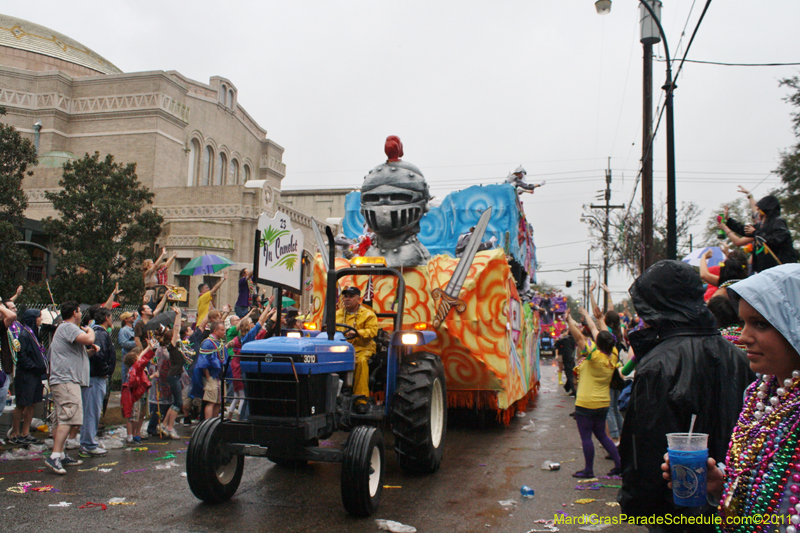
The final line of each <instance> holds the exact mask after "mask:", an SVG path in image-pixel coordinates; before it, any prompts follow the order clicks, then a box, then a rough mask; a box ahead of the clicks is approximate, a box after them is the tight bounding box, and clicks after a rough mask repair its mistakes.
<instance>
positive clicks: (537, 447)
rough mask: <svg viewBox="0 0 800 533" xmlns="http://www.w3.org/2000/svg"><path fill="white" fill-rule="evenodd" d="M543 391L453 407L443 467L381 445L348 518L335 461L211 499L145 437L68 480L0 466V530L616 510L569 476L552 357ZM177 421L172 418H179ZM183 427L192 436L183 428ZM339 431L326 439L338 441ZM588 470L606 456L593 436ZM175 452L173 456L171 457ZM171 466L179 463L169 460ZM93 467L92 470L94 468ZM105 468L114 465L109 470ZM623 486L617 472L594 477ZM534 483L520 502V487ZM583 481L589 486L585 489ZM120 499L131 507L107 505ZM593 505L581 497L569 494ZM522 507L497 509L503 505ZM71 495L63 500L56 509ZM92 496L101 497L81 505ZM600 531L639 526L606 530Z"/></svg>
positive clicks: (329, 527)
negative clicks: (380, 483)
mask: <svg viewBox="0 0 800 533" xmlns="http://www.w3.org/2000/svg"><path fill="white" fill-rule="evenodd" d="M542 371H543V372H542V373H543V376H542V387H541V390H540V394H539V396H538V398H537V400H536V402H535V404H534V405H532V406H530V408H529V411H528V412H527V413H526V416H525V417H519V418H515V419H514V420H513V421H512V423H511V426H510V427H508V428H502V427H498V426H496V425H494V424H481V423H480V421H478V420H477V419H476V417H474V416H472V415H469V416H465V414H464V413H456V414H455V415H453V414H451V421H450V427H449V428H448V433H447V440H446V451H445V456H444V460H443V461H442V466H441V469H440V470H439V472H437V473H436V474H434V475H430V476H408V475H404V474H403V473H401V472H400V470H399V468H398V466H397V462H396V460H395V456H394V452H393V451H390V448H391V444H390V442H391V437H389V444H388V445H387V456H386V457H387V465H386V475H385V479H384V485H385V487H386V488H385V489H384V491H383V498H382V500H381V505H380V508H379V509H378V512H377V513H376V515H375V516H374V517H372V518H369V519H356V518H351V517H350V516H349V515H347V514H346V513H345V511H344V509H343V507H342V502H341V496H340V488H339V484H340V471H341V468H340V466H339V465H338V464H331V463H311V464H309V465H308V466H306V467H302V468H296V469H292V468H283V467H279V466H277V465H275V464H273V463H272V462H270V461H269V460H267V459H261V458H250V457H248V458H247V459H246V460H245V471H244V477H243V479H242V483H241V485H240V486H239V490H238V492H237V493H236V495H235V496H234V497H233V499H232V500H231V501H229V502H226V503H223V504H221V505H216V506H209V505H205V504H202V503H201V502H200V501H199V500H197V499H196V498H195V497H194V496H193V495H192V493H191V491H190V490H189V487H188V485H187V482H186V478H185V477H182V475H181V474H182V473H183V472H184V471H185V450H186V447H187V443H188V438H187V439H186V440H180V441H156V442H154V441H152V440H151V441H146V442H145V443H144V446H146V447H147V450H140V451H130V450H111V451H110V452H109V454H108V456H107V457H103V458H93V459H86V460H84V464H83V465H82V466H78V467H72V468H70V469H69V472H68V474H67V475H66V476H58V475H56V474H54V473H52V472H50V471H49V470H48V469H47V467H46V466H45V465H44V464H43V463H42V462H41V461H30V460H24V461H22V460H21V461H3V462H0V517H2V518H0V524H2V526H1V527H0V530H2V531H4V532H12V531H24V532H26V533H29V532H36V533H39V532H59V533H68V532H81V533H85V532H87V531H91V532H97V531H130V532H150V531H153V532H156V531H158V532H164V531H170V532H175V533H178V532H195V531H196V532H216V531H264V532H284V531H285V532H294V531H297V532H299V531H313V532H375V531H378V528H377V526H376V524H375V522H374V520H373V519H374V518H383V519H389V520H394V521H397V522H401V523H403V524H408V525H411V526H414V527H416V528H417V531H419V532H439V531H441V532H481V531H485V532H515V533H516V532H519V533H524V532H527V531H530V530H541V531H547V530H548V528H547V527H546V526H545V524H542V523H537V522H536V521H537V520H552V519H553V518H554V514H555V513H557V512H564V513H567V514H568V515H570V516H576V515H580V514H583V513H589V514H592V513H596V514H597V515H600V516H615V515H618V514H619V507H612V506H609V505H607V503H609V502H615V500H616V493H617V489H616V488H600V489H598V490H575V487H576V486H578V484H577V483H576V482H575V481H576V480H575V479H574V478H573V477H572V476H571V474H572V473H573V472H575V471H577V470H579V469H581V468H582V467H583V464H582V462H583V460H582V457H583V456H582V453H581V449H580V440H579V438H578V433H577V429H576V427H575V423H574V421H573V419H572V418H571V417H569V416H568V415H569V413H570V412H572V410H573V407H574V401H573V399H572V398H570V397H568V396H566V395H565V394H564V393H563V389H562V388H560V387H558V384H557V378H556V372H555V367H554V366H553V363H552V360H551V359H545V360H543V361H542ZM176 427H177V426H176ZM179 432H181V433H182V434H186V435H188V432H187V431H184V428H180V429H179ZM344 437H345V435H344V434H336V435H335V436H334V439H332V441H340V440H343V439H344ZM596 446H597V454H596V457H595V473H596V474H598V475H600V474H604V473H605V472H607V471H608V470H610V469H611V468H612V467H613V463H612V462H611V461H609V460H605V459H603V458H604V457H605V451H604V450H602V449H601V448H600V446H599V444H597V443H596ZM169 455H174V456H175V457H174V458H172V457H169ZM545 460H551V461H557V462H561V463H562V468H561V470H559V471H543V470H541V468H540V467H541V464H542V462H543V461H545ZM169 465H177V466H171V467H169V468H166V466H169ZM95 467H97V468H96V469H95ZM101 469H105V470H109V469H110V471H107V472H103V471H101ZM26 481H37V482H38V483H34V484H33V485H32V487H42V486H45V485H52V486H53V487H54V488H56V489H57V490H59V491H60V492H57V493H56V492H37V491H31V490H29V491H28V492H26V493H18V492H9V491H8V490H7V489H8V488H9V487H11V488H12V490H17V489H14V488H13V487H18V486H19V485H18V484H19V483H21V482H26ZM601 481H602V482H603V483H605V484H609V485H618V484H619V480H614V479H611V480H608V479H602V480H601ZM523 485H528V486H530V487H532V488H533V489H534V490H535V496H534V497H533V498H532V499H527V500H526V499H523V498H522V497H521V495H520V492H519V490H520V487H522V486H523ZM584 486H585V485H584ZM111 498H125V502H126V503H129V504H132V505H108V503H109V501H110V499H111ZM582 498H591V499H595V500H596V501H594V502H591V503H586V504H576V503H574V501H575V500H579V499H582ZM502 500H515V501H516V502H517V503H515V504H511V505H510V506H509V507H505V508H504V507H503V506H502V505H501V504H500V503H498V502H499V501H502ZM59 502H68V503H70V504H71V505H70V506H69V507H52V505H58V504H59ZM87 502H93V503H104V504H106V505H107V509H106V510H102V509H101V508H99V507H90V508H84V509H80V508H79V507H80V506H82V505H85V504H86V503H87ZM556 527H557V528H558V530H559V531H562V532H563V531H578V527H579V526H577V525H565V524H562V525H557V526H556ZM551 531H552V530H551ZM606 531H623V532H629V531H630V532H632V531H644V529H643V528H637V527H633V526H627V525H622V526H612V527H611V528H609V529H607V530H606Z"/></svg>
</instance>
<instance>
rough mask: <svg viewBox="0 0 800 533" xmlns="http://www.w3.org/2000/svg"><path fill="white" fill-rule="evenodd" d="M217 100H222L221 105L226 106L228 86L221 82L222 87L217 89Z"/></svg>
mask: <svg viewBox="0 0 800 533" xmlns="http://www.w3.org/2000/svg"><path fill="white" fill-rule="evenodd" d="M219 100H220V102H222V105H224V106H226V107H227V106H228V88H227V87H225V84H224V83H223V84H222V87H221V88H220V90H219Z"/></svg>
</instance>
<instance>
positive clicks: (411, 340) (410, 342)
mask: <svg viewBox="0 0 800 533" xmlns="http://www.w3.org/2000/svg"><path fill="white" fill-rule="evenodd" d="M400 342H402V343H403V344H404V345H406V346H415V345H416V344H417V343H418V342H419V336H417V334H416V333H403V336H402V337H400Z"/></svg>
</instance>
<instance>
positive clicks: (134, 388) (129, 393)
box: [120, 347, 156, 418]
mask: <svg viewBox="0 0 800 533" xmlns="http://www.w3.org/2000/svg"><path fill="white" fill-rule="evenodd" d="M155 355H156V353H155V352H154V351H153V350H152V349H150V348H149V347H148V348H147V349H146V350H145V351H144V352H142V354H141V355H140V356H139V359H138V360H137V361H136V362H135V363H133V366H132V367H131V368H130V370H129V371H128V382H127V383H126V384H124V385H123V386H122V394H121V395H120V403H121V406H122V416H123V418H130V417H132V416H133V405H134V404H135V403H136V402H138V401H139V399H141V397H142V396H144V395H145V393H146V392H147V391H148V389H150V379H149V378H148V377H147V365H148V364H149V363H150V361H151V360H152V359H153V357H155Z"/></svg>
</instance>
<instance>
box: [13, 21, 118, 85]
mask: <svg viewBox="0 0 800 533" xmlns="http://www.w3.org/2000/svg"><path fill="white" fill-rule="evenodd" d="M0 46H7V47H9V48H16V49H18V50H25V51H27V52H31V53H34V54H40V55H43V56H48V57H53V58H56V59H60V60H62V61H66V62H68V63H74V64H76V65H81V66H83V67H86V68H88V69H91V70H94V71H97V72H98V73H100V74H121V73H122V71H121V70H120V69H118V68H117V67H115V66H114V65H113V64H111V63H110V62H109V61H107V60H106V59H105V58H103V57H102V56H100V55H99V54H96V53H95V52H93V51H92V50H90V49H88V48H87V47H85V46H84V45H82V44H81V43H79V42H78V41H75V40H73V39H70V38H69V37H67V36H66V35H62V34H60V33H58V32H55V31H53V30H51V29H49V28H45V27H44V26H40V25H38V24H34V23H33V22H28V21H27V20H22V19H19V18H16V17H11V16H8V15H2V14H0Z"/></svg>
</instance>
